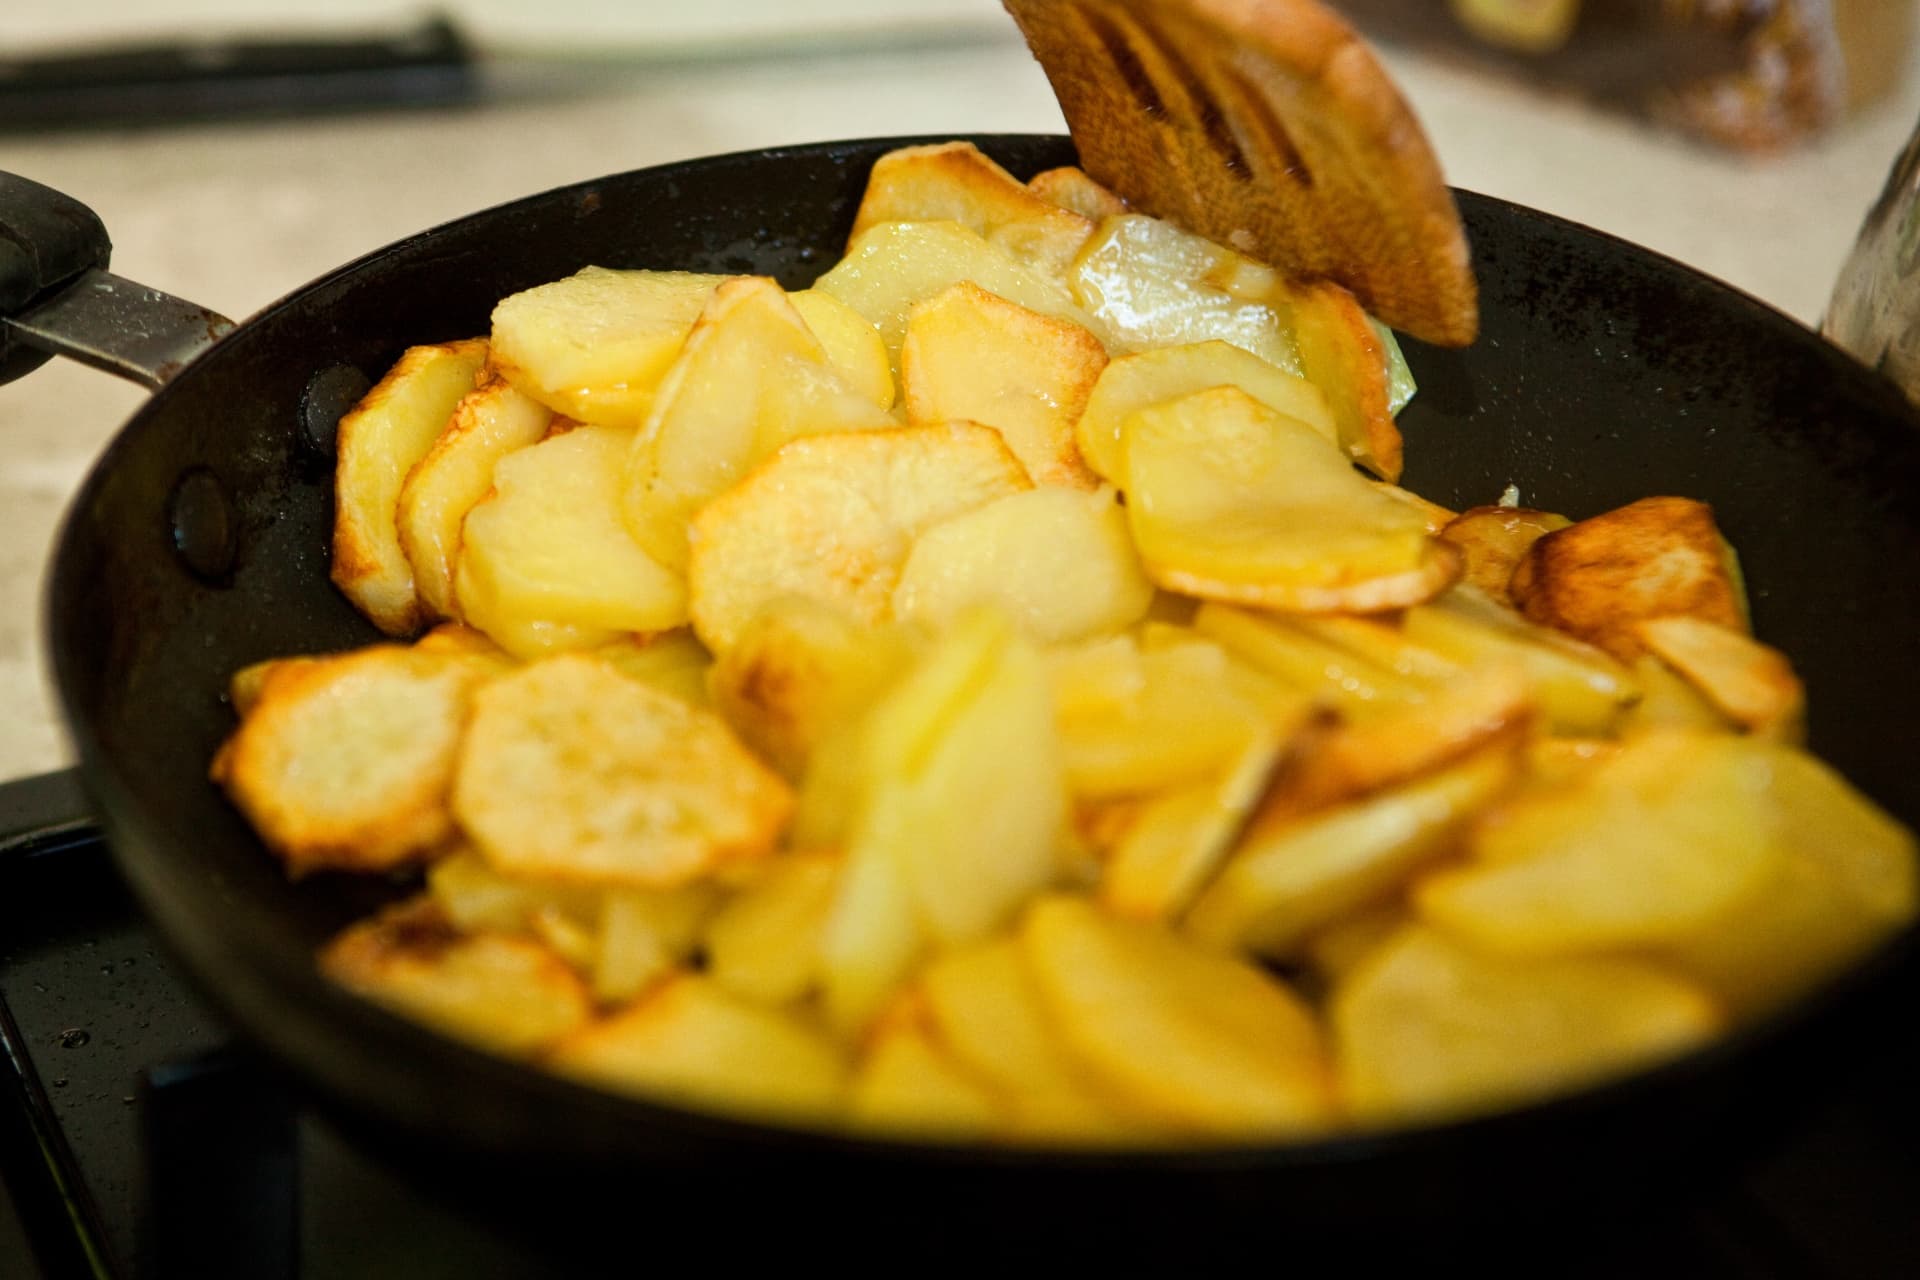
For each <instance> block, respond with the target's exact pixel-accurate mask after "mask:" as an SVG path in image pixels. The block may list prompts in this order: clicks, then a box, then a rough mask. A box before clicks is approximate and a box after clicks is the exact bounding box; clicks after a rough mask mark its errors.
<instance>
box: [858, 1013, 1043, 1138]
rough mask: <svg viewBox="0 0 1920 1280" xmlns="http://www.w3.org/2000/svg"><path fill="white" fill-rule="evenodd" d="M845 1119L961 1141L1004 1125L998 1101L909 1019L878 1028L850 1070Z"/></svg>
mask: <svg viewBox="0 0 1920 1280" xmlns="http://www.w3.org/2000/svg"><path fill="white" fill-rule="evenodd" d="M847 1118H848V1119H849V1120H851V1121H852V1122H853V1124H855V1125H856V1126H858V1127H860V1128H864V1129H874V1130H878V1131H880V1132H883V1133H889V1134H895V1135H899V1136H912V1137H927V1138H941V1139H944V1140H947V1141H956V1140H958V1141H965V1140H967V1139H979V1138H984V1137H986V1136H988V1135H990V1134H992V1133H994V1132H996V1131H999V1130H1002V1129H1005V1128H1006V1127H1007V1124H1008V1119H1009V1117H1008V1115H1007V1112H1006V1109H1005V1107H1004V1106H1003V1105H1002V1103H1001V1102H1000V1101H999V1099H997V1098H996V1097H994V1095H993V1094H992V1093H991V1092H990V1091H989V1090H988V1089H987V1088H985V1087H984V1086H983V1085H982V1084H981V1083H980V1082H979V1081H977V1080H975V1079H973V1078H972V1077H971V1076H970V1075H969V1074H968V1073H967V1071H966V1070H965V1068H963V1067H962V1066H961V1065H960V1064H959V1063H958V1062H956V1061H954V1059H953V1056H952V1055H951V1054H949V1053H947V1052H946V1051H945V1050H944V1049H942V1048H941V1046H939V1045H938V1044H935V1043H934V1041H933V1040H932V1038H931V1037H929V1036H928V1035H927V1033H926V1032H925V1031H924V1030H923V1029H921V1028H920V1027H918V1026H916V1025H914V1024H913V1023H911V1022H903V1023H899V1024H896V1025H893V1026H889V1027H887V1028H885V1029H884V1030H882V1031H881V1032H880V1034H879V1035H877V1036H876V1037H875V1039H874V1043H873V1044H872V1045H871V1046H870V1047H869V1048H868V1049H867V1052H866V1056H865V1058H864V1059H863V1060H862V1062H861V1063H860V1067H859V1070H858V1071H856V1072H855V1073H854V1077H853V1088H852V1091H851V1094H850V1095H849V1102H848V1110H847Z"/></svg>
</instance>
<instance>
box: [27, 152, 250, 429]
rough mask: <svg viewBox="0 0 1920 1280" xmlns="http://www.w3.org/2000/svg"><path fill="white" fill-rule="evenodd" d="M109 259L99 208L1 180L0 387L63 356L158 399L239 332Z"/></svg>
mask: <svg viewBox="0 0 1920 1280" xmlns="http://www.w3.org/2000/svg"><path fill="white" fill-rule="evenodd" d="M112 255H113V243H112V241H110V240H109V239H108V238H107V229H106V227H105V226H104V225H103V224H102V223H101V221H100V218H99V215H97V214H96V213H94V211H93V210H91V209H89V208H87V206H86V205H84V204H81V203H80V202H79V201H78V200H75V199H74V198H73V197H72V196H69V195H63V194H61V193H60V192H58V191H55V190H53V189H52V188H51V187H43V186H41V185H40V184H39V183H37V182H33V181H30V180H28V179H26V178H22V177H19V176H18V175H16V174H11V173H6V172H0V383H6V382H11V381H13V380H14V379H15V378H18V377H20V376H22V375H23V374H26V373H30V372H32V371H33V370H34V369H37V368H38V367H39V366H40V365H41V364H43V363H45V362H46V360H47V358H48V357H49V356H53V355H63V356H67V357H70V358H71V359H74V360H78V361H80V362H81V363H82V364H90V365H92V366H93V367H95V368H96V369H104V370H105V371H106V372H108V373H113V374H118V375H119V376H120V377H123V378H127V379H130V380H132V381H134V382H137V383H139V384H140V385H142V386H144V387H147V388H148V389H150V390H155V391H157V390H159V389H160V388H161V387H162V386H164V385H166V383H167V381H168V379H170V378H172V377H173V375H174V374H176V373H178V372H179V371H180V370H181V369H182V368H184V367H185V366H186V364H187V362H188V361H189V360H191V359H193V358H194V357H195V356H197V355H199V354H200V353H201V352H202V351H204V350H205V349H206V348H208V347H210V346H212V345H213V343H214V342H215V341H216V340H217V339H219V338H220V337H221V336H222V335H223V334H225V333H226V332H227V331H228V330H230V329H232V328H233V321H231V320H228V319H227V318H226V317H225V316H221V315H218V314H216V313H214V312H212V311H209V310H207V309H206V308H205V307H198V306H195V305H194V304H193V303H191V302H187V301H184V300H183V299H180V298H176V297H174V296H172V295H171V294H166V293H161V292H160V291H159V290H157V289H149V288H146V287H145V286H144V285H138V284H135V283H133V282H132V281H131V280H123V279H121V278H120V277H119V276H116V275H114V274H112V273H111V272H109V271H108V270H107V269H106V268H107V261H108V259H109V258H111V257H112Z"/></svg>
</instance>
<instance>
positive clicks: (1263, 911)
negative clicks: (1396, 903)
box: [1185, 743, 1517, 959]
mask: <svg viewBox="0 0 1920 1280" xmlns="http://www.w3.org/2000/svg"><path fill="white" fill-rule="evenodd" d="M1516 770H1517V753H1516V752H1515V751H1514V750H1513V747H1512V745H1511V744H1507V743H1496V744H1494V745H1493V746H1491V747H1489V748H1487V749H1485V750H1482V751H1481V752H1479V753H1478V754H1476V755H1474V756H1472V757H1471V758H1469V759H1467V760H1465V761H1462V762H1461V763H1459V764H1455V765H1452V766H1449V767H1447V768H1444V769H1442V770H1440V771H1439V772H1437V773H1434V774H1432V775H1431V776H1428V777H1424V778H1417V779H1415V780H1414V781H1412V782H1408V783H1406V784H1404V785H1401V786H1398V787H1394V788H1392V789H1390V790H1387V791H1383V792H1380V793H1378V794H1375V795H1372V796H1370V797H1367V798H1364V799H1361V800H1359V801H1356V802H1354V803H1350V804H1345V805H1341V806H1338V807H1336V808H1333V809H1329V810H1324V811H1321V812H1320V813H1317V814H1314V815H1310V816H1308V817H1304V818H1301V819H1299V820H1297V821H1294V822H1290V823H1276V824H1272V825H1269V826H1267V827H1266V828H1264V829H1262V830H1259V831H1257V832H1255V833H1253V834H1251V835H1250V836H1249V838H1248V839H1247V840H1246V841H1245V842H1244V843H1243V844H1242V845H1241V846H1240V847H1239V848H1238V849H1237V850H1235V852H1234V853H1233V856H1232V857H1230V858H1229V859H1228V860H1227V864H1226V865H1225V866H1224V867H1222V868H1221V870H1220V874H1219V875H1218V876H1217V877H1215V879H1214V881H1213V883H1212V884H1211V885H1209V886H1208V887H1207V888H1206V889H1205V890H1204V891H1203V892H1202V893H1201V894H1200V896H1199V898H1198V899H1197V900H1196V901H1195V902H1194V904H1193V909H1192V910H1191V911H1189V912H1188V913H1187V918H1186V924H1185V929H1186V932H1187V933H1188V934H1189V935H1190V936H1191V937H1193V938H1195V939H1197V940H1199V941H1200V942H1203V943H1205V944H1206V945H1208V946H1212V947H1219V948H1228V947H1235V948H1243V949H1245V950H1248V951H1253V952H1255V953H1257V954H1259V955H1262V956H1267V957H1270V958H1273V959H1287V958H1291V957H1293V956H1294V955H1296V954H1297V953H1298V952H1299V950H1300V947H1301V945H1302V944H1303V943H1305V942H1306V941H1307V939H1308V938H1309V937H1311V936H1312V935H1313V934H1314V933H1315V932H1316V931H1318V930H1320V929H1324V928H1326V927H1327V926H1328V925H1331V924H1333V923H1334V922H1335V921H1337V920H1339V919H1340V918H1342V917H1343V916H1346V915H1349V914H1351V913H1353V912H1356V911H1359V910H1362V909H1364V908H1366V907H1368V906H1371V905H1373V904H1375V903H1378V902H1380V901H1382V900H1384V899H1386V898H1388V897H1390V896H1392V895H1393V894H1395V893H1396V892H1397V891H1398V890H1399V889H1400V887H1401V886H1402V885H1404V884H1406V883H1407V881H1408V880H1409V879H1410V878H1411V877H1412V876H1413V875H1415V874H1416V873H1417V872H1419V871H1420V870H1421V869H1422V868H1423V867H1426V866H1428V865H1430V864H1431V863H1432V862H1433V861H1434V860H1435V859H1436V858H1439V857H1440V856H1442V855H1444V854H1446V853H1448V852H1449V851H1450V850H1452V849H1453V848H1454V847H1455V845H1456V843H1457V841H1458V837H1459V834H1460V832H1461V830H1462V829H1463V828H1464V827H1465V826H1466V825H1467V823H1468V822H1469V821H1470V820H1471V819H1472V818H1473V816H1474V815H1475V814H1476V813H1478V812H1479V811H1480V809H1481V808H1482V807H1483V806H1485V805H1486V804H1487V803H1488V802H1489V801H1491V800H1492V799H1493V798H1494V797H1495V796H1496V795H1498V794H1499V793H1500V792H1501V791H1502V790H1503V789H1504V788H1505V787H1507V786H1508V785H1509V784H1510V783H1511V782H1512V781H1513V778H1514V775H1515V773H1516Z"/></svg>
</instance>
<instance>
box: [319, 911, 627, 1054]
mask: <svg viewBox="0 0 1920 1280" xmlns="http://www.w3.org/2000/svg"><path fill="white" fill-rule="evenodd" d="M319 963H320V971H321V972H322V973H324V974H326V975H327V976H328V977H329V978H331V979H333V981H335V982H337V983H339V984H340V985H341V986H343V987H346V988H347V989H348V990H350V991H353V992H355V993H357V994H359V995H362V996H365V997H366V998H367V999H369V1000H372V1001H373V1002H375V1003H376V1004H381V1005H385V1006H386V1007H387V1008H389V1009H391V1010H393V1011H394V1012H395V1013H399V1014H403V1015H405V1016H406V1017H408V1018H411V1019H413V1020H414V1021H416V1022H421V1023H424V1024H426V1025H427V1026H429V1027H432V1028H433V1029H434V1030H436V1031H439V1032H442V1033H443V1034H446V1035H449V1036H452V1037H453V1038H455V1039H456V1040H464V1041H466V1042H467V1043H469V1044H473V1045H476V1046H478V1047H480V1048H482V1049H487V1050H490V1051H492V1052H494V1053H500V1054H505V1055H507V1056H508V1057H514V1058H524V1057H528V1056H531V1055H532V1054H535V1053H537V1052H539V1051H540V1050H541V1049H544V1048H545V1047H546V1046H548V1045H550V1044H552V1043H554V1042H555V1041H557V1040H559V1039H560V1038H561V1037H563V1036H565V1035H567V1034H568V1033H570V1032H572V1031H574V1030H575V1029H576V1028H578V1027H580V1026H582V1025H584V1024H585V1023H586V1021H587V1019H588V1017H589V1016H591V1014H592V1012H593V1003H592V1001H591V1000H590V999H589V998H588V996H587V990H586V987H585V986H584V985H583V984H582V983H581V981H580V979H579V977H578V975H576V974H575V973H574V971H573V970H572V969H571V968H569V967H568V965H567V962H566V961H564V960H562V959H561V958H560V957H559V956H557V955H555V954H554V953H553V952H552V951H550V950H548V949H547V948H546V947H545V946H543V945H541V944H540V943H539V942H537V941H535V940H534V939H532V938H529V937H524V936H514V935H510V934H504V933H486V932H483V933H464V934H463V933H461V932H459V931H457V930H456V929H455V928H454V926H453V924H452V923H451V922H450V921H448V919H447V918H446V916H445V915H443V914H442V913H441V911H440V908H439V906H438V905H437V904H436V903H435V902H433V901H432V900H430V899H428V898H424V897H421V898H414V899H411V900H409V901H407V902H403V903H400V904H398V905H397V906H394V907H391V908H389V909H387V910H386V911H383V912H382V913H381V914H379V915H377V916H374V917H373V918H372V919H368V920H362V921H360V922H359V923H357V924H354V925H351V926H349V927H348V928H347V929H346V930H344V931H343V932H341V933H340V934H339V935H338V936H336V937H335V938H334V939H333V940H332V941H331V942H329V943H328V944H327V945H326V946H325V947H324V948H322V949H321V952H320V960H319Z"/></svg>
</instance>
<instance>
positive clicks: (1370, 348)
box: [1287, 281, 1411, 482]
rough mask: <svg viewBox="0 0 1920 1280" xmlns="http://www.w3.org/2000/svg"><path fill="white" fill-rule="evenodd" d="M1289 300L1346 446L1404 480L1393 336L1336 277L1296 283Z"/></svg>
mask: <svg viewBox="0 0 1920 1280" xmlns="http://www.w3.org/2000/svg"><path fill="white" fill-rule="evenodd" d="M1287 304H1288V318H1289V319H1290V321H1291V322H1292V325H1293V341H1294V346H1295V348H1296V349H1298V351H1299V352H1300V369H1301V372H1303V373H1304V374H1306V376H1307V379H1308V381H1310V382H1312V383H1313V385H1315V386H1316V387H1319V388H1320V390H1321V391H1322V392H1324V393H1325V395H1326V397H1327V405H1328V407H1329V408H1330V409H1332V410H1333V417H1334V422H1335V424H1336V426H1337V429H1338V432H1339V440H1340V447H1341V448H1342V449H1345V450H1346V452H1347V456H1348V457H1349V458H1352V459H1353V460H1354V461H1355V462H1357V463H1359V464H1360V465H1361V466H1363V467H1365V468H1366V469H1367V470H1369V471H1371V472H1373V474H1375V475H1377V476H1379V477H1380V478H1381V479H1382V480H1386V481H1389V482H1391V481H1394V480H1398V479H1399V478H1400V468H1401V464H1402V456H1401V455H1402V448H1401V441H1400V428H1399V427H1398V426H1396V425H1394V421H1393V414H1394V406H1393V403H1392V397H1393V395H1394V388H1393V386H1392V384H1391V378H1390V370H1389V365H1388V360H1387V350H1386V342H1387V341H1390V339H1383V338H1382V331H1381V330H1380V329H1379V328H1378V327H1377V326H1376V325H1375V324H1374V323H1373V321H1372V320H1371V319H1369V318H1368V316H1367V313H1366V312H1364V311H1362V310H1361V309H1360V304H1359V303H1358V302H1356V301H1354V297H1353V295H1352V294H1351V293H1348V292H1347V291H1346V290H1345V289H1343V288H1341V287H1340V286H1339V285H1337V284H1334V283H1332V282H1331V281H1321V282H1319V283H1317V284H1307V285H1293V286H1291V287H1290V288H1289V289H1288V290H1287ZM1401 367H1402V368H1403V369H1404V368H1405V365H1404V363H1403V364H1402V365H1401ZM1409 381H1411V378H1409ZM1408 394H1411V392H1410V391H1409V392H1408Z"/></svg>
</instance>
